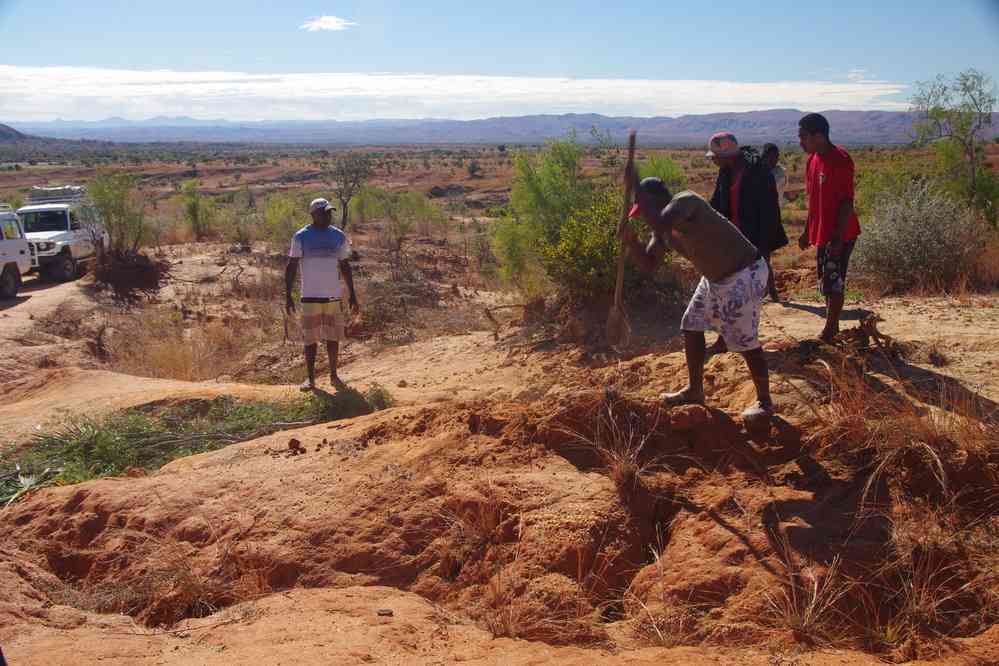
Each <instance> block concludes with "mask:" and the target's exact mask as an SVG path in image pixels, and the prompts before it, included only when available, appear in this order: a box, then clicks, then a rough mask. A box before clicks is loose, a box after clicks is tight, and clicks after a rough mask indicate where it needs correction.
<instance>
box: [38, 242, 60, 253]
mask: <svg viewBox="0 0 999 666" xmlns="http://www.w3.org/2000/svg"><path fill="white" fill-rule="evenodd" d="M55 246H56V244H55V243H52V242H49V241H46V242H44V243H39V244H38V251H39V252H48V251H49V250H54V249H55Z"/></svg>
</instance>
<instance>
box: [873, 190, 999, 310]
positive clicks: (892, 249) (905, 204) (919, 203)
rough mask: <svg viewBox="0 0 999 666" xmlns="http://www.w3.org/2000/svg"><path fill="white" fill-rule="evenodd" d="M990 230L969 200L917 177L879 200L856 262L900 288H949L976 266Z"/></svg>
mask: <svg viewBox="0 0 999 666" xmlns="http://www.w3.org/2000/svg"><path fill="white" fill-rule="evenodd" d="M986 233H987V230H986V228H985V226H984V225H983V224H982V223H981V221H980V220H979V218H978V217H977V216H976V215H975V213H974V212H973V211H972V210H971V209H969V208H968V206H967V205H966V204H964V203H962V202H961V201H959V200H958V199H956V198H954V197H953V196H952V195H950V194H948V193H946V192H944V191H943V190H941V189H940V187H939V186H938V185H934V184H933V183H930V182H927V181H917V182H913V183H910V184H909V185H908V186H907V187H906V188H905V189H904V190H903V191H902V192H901V193H890V194H884V195H883V196H881V197H880V198H878V199H877V200H876V201H875V202H874V204H873V205H872V207H871V211H870V215H869V220H868V222H867V224H866V225H865V227H864V231H863V234H862V235H861V237H860V239H859V241H858V245H857V250H856V254H855V262H856V264H857V267H858V268H859V269H860V270H861V271H863V272H865V273H867V274H869V275H871V276H873V277H876V278H877V279H879V280H881V281H884V282H885V283H886V284H887V285H889V286H890V287H892V288H894V289H896V290H899V291H906V290H909V289H912V288H917V287H930V288H948V287H950V286H952V285H954V284H955V283H956V282H957V281H958V280H959V279H961V278H962V277H965V276H968V275H969V274H970V273H971V272H972V271H973V270H974V267H975V263H976V262H977V260H978V258H979V256H980V254H981V253H982V251H983V240H984V239H985V237H986Z"/></svg>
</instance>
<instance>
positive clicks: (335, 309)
mask: <svg viewBox="0 0 999 666" xmlns="http://www.w3.org/2000/svg"><path fill="white" fill-rule="evenodd" d="M346 323H347V315H346V313H345V312H344V309H343V301H342V300H340V299H337V300H333V301H321V302H314V301H302V342H303V343H305V344H307V345H314V344H316V343H318V342H321V341H326V342H333V341H336V340H343V339H344V338H345V337H346V334H345V333H344V329H345V328H346Z"/></svg>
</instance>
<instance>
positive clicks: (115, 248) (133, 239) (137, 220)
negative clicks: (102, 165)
mask: <svg viewBox="0 0 999 666" xmlns="http://www.w3.org/2000/svg"><path fill="white" fill-rule="evenodd" d="M137 185H138V178H136V177H135V176H133V175H131V174H127V173H115V172H111V171H102V172H100V173H98V174H97V176H96V177H94V179H93V180H91V181H90V183H89V185H88V186H87V193H88V195H89V196H90V200H91V201H92V202H93V203H94V207H95V208H96V209H97V212H98V213H99V214H100V216H101V219H102V220H103V223H104V228H105V229H107V232H108V236H109V237H110V247H109V248H107V249H108V250H110V251H111V252H113V253H115V254H129V253H135V252H138V250H139V247H140V246H141V245H142V242H143V241H144V240H145V239H146V237H147V234H148V228H147V225H146V218H145V215H144V214H143V211H142V205H141V203H140V202H139V198H138V197H137V196H136V188H137Z"/></svg>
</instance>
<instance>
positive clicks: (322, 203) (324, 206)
mask: <svg viewBox="0 0 999 666" xmlns="http://www.w3.org/2000/svg"><path fill="white" fill-rule="evenodd" d="M317 210H336V206H334V205H333V204H331V203H330V202H329V201H327V200H326V199H323V198H322V197H319V198H318V199H313V200H312V203H310V204H309V212H310V213H315V212H316V211H317Z"/></svg>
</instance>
